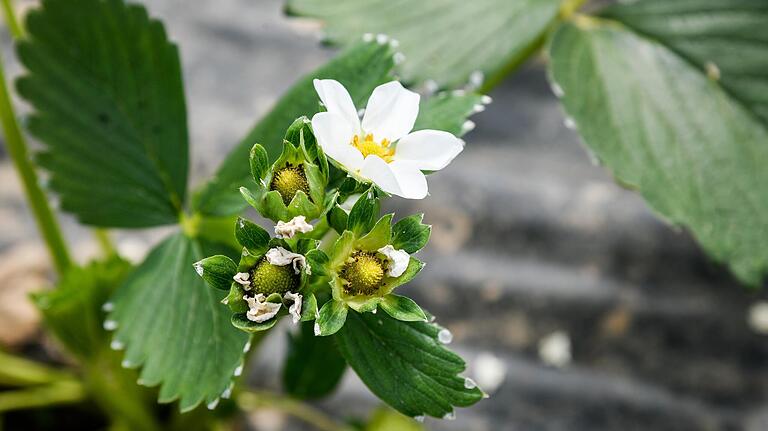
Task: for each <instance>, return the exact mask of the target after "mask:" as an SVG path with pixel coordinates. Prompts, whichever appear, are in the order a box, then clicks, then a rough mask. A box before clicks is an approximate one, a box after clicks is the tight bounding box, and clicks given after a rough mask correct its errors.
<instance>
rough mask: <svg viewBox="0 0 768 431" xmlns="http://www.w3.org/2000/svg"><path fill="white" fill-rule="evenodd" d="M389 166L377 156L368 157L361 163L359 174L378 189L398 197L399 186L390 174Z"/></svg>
mask: <svg viewBox="0 0 768 431" xmlns="http://www.w3.org/2000/svg"><path fill="white" fill-rule="evenodd" d="M390 166H391V164H387V162H385V161H384V159H382V158H381V157H379V156H368V157H366V158H365V162H363V167H362V168H361V169H360V174H359V175H361V176H363V177H364V178H365V179H368V180H370V181H373V182H374V183H375V184H376V185H377V186H379V188H381V189H382V190H384V191H385V192H387V193H391V194H393V195H398V196H399V195H400V193H401V192H400V185H399V184H398V182H397V178H395V173H394V172H392V168H391V167H390Z"/></svg>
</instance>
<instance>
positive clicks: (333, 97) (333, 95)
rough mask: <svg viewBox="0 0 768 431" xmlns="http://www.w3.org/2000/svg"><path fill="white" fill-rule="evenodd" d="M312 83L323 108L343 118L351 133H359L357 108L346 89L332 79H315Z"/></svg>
mask: <svg viewBox="0 0 768 431" xmlns="http://www.w3.org/2000/svg"><path fill="white" fill-rule="evenodd" d="M312 83H313V84H314V86H315V91H317V95H318V96H320V100H321V101H322V102H323V105H325V109H326V110H327V111H328V112H329V113H331V114H335V115H338V116H339V117H341V118H342V119H344V121H346V122H347V124H348V125H349V127H350V128H351V129H352V130H353V133H355V134H360V119H359V118H358V117H357V108H355V104H354V102H352V97H351V96H350V95H349V92H348V91H347V89H346V88H344V86H343V85H341V83H340V82H338V81H336V80H333V79H315V80H314V81H312Z"/></svg>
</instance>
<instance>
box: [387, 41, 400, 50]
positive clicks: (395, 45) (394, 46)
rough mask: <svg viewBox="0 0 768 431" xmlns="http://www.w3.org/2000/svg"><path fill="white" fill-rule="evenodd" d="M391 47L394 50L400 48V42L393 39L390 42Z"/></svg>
mask: <svg viewBox="0 0 768 431" xmlns="http://www.w3.org/2000/svg"><path fill="white" fill-rule="evenodd" d="M389 46H390V47H392V48H397V47H398V46H400V41H399V40H397V39H391V40H390V41H389Z"/></svg>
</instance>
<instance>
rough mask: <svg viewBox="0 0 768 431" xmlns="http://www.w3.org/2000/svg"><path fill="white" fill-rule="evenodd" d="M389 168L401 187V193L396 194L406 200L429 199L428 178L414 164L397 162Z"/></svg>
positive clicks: (404, 161) (402, 161) (403, 161)
mask: <svg viewBox="0 0 768 431" xmlns="http://www.w3.org/2000/svg"><path fill="white" fill-rule="evenodd" d="M389 168H390V169H391V170H392V172H394V174H395V178H397V184H398V186H399V187H400V192H399V193H394V194H396V195H398V196H402V197H404V198H406V199H424V198H425V197H427V177H425V176H424V174H423V173H422V172H421V171H420V170H419V168H418V167H417V166H416V164H414V163H413V162H410V161H406V160H395V161H394V162H392V163H390V164H389Z"/></svg>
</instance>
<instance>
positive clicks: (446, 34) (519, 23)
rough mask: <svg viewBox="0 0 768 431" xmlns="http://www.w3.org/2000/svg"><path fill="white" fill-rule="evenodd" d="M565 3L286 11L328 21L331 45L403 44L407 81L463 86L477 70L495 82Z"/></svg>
mask: <svg viewBox="0 0 768 431" xmlns="http://www.w3.org/2000/svg"><path fill="white" fill-rule="evenodd" d="M559 6H560V0H474V1H466V0H420V1H410V0H336V1H333V2H329V1H324V0H288V2H287V8H286V9H287V11H288V13H291V14H295V15H304V16H311V17H316V18H319V19H321V20H323V21H324V22H325V35H326V37H327V39H329V40H330V41H331V42H340V43H349V42H351V41H355V40H357V39H358V38H359V37H360V36H362V35H363V34H366V33H372V34H374V35H375V34H377V33H382V34H386V35H389V36H391V37H393V38H395V39H397V40H398V41H399V48H398V49H399V50H400V51H402V52H403V54H405V59H406V61H404V62H403V63H402V64H401V65H400V66H399V71H400V74H401V76H402V77H403V78H404V79H405V80H406V81H411V82H421V81H425V80H429V79H432V80H435V81H436V82H437V83H438V84H439V85H441V86H447V87H458V86H461V85H463V84H465V83H466V82H467V81H468V79H469V77H470V75H471V74H472V73H473V72H475V71H480V72H482V73H484V74H485V75H486V76H489V77H490V80H493V81H495V80H497V79H499V78H500V77H501V76H503V75H505V74H506V73H507V72H508V70H509V69H511V68H512V67H514V66H515V65H517V64H519V63H521V62H522V61H523V60H524V59H525V58H527V57H528V55H530V54H531V52H533V51H534V50H535V49H536V48H537V47H538V46H539V45H540V43H541V41H542V38H543V34H544V32H545V31H546V30H547V28H548V27H549V26H550V25H551V24H552V23H553V22H554V20H555V18H556V16H557V12H558V9H559Z"/></svg>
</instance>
